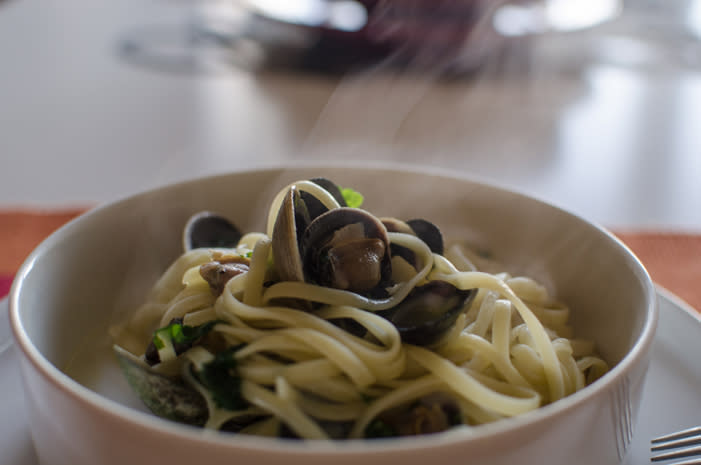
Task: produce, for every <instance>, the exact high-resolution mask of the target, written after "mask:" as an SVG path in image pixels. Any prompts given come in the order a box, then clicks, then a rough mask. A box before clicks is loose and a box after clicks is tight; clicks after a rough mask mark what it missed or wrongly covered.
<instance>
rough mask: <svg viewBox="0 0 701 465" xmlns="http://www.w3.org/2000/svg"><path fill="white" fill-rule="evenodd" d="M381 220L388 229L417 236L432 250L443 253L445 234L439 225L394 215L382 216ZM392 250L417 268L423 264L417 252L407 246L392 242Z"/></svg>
mask: <svg viewBox="0 0 701 465" xmlns="http://www.w3.org/2000/svg"><path fill="white" fill-rule="evenodd" d="M380 221H382V224H383V225H385V228H387V231H389V232H399V233H404V234H412V235H414V236H417V237H418V238H419V239H421V240H422V241H424V242H425V243H426V245H428V248H429V249H431V252H433V253H437V254H439V255H443V251H444V246H443V234H442V233H441V231H440V229H438V226H436V225H435V224H433V223H431V222H430V221H428V220H424V219H413V220H409V221H402V220H399V219H397V218H392V217H385V218H381V219H380ZM391 252H392V256H395V255H397V256H400V257H402V258H403V259H404V260H406V261H407V262H408V263H409V264H411V265H412V266H414V267H415V268H417V269H419V268H421V267H422V266H423V265H422V264H421V263H418V261H417V258H416V254H414V252H412V251H411V250H409V249H408V248H406V247H402V246H400V245H397V244H392V248H391Z"/></svg>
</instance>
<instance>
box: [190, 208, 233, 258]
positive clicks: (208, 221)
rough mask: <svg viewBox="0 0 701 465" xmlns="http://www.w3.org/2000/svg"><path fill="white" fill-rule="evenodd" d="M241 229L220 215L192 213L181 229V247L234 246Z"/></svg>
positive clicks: (205, 212)
mask: <svg viewBox="0 0 701 465" xmlns="http://www.w3.org/2000/svg"><path fill="white" fill-rule="evenodd" d="M241 236H242V234H241V231H239V229H238V228H237V227H236V226H234V225H233V224H232V223H231V222H230V221H229V220H227V219H226V218H224V217H223V216H221V215H218V214H216V213H213V212H209V211H201V212H198V213H195V214H194V215H192V216H191V217H190V218H189V219H188V221H187V223H185V228H184V230H183V248H184V249H185V250H186V251H188V250H192V249H197V248H201V247H236V245H237V244H238V242H239V240H240V239H241Z"/></svg>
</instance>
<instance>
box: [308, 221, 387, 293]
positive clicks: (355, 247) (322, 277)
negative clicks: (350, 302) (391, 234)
mask: <svg viewBox="0 0 701 465" xmlns="http://www.w3.org/2000/svg"><path fill="white" fill-rule="evenodd" d="M300 246H301V247H300V256H301V258H302V264H303V269H304V274H305V279H306V280H307V281H311V282H315V283H317V284H320V285H322V286H327V287H333V288H337V289H344V290H348V291H353V292H358V293H362V294H365V293H369V292H371V291H373V290H374V289H376V288H378V287H382V286H383V285H388V284H389V282H390V280H391V274H392V265H391V261H390V253H389V248H390V242H389V238H388V236H387V230H386V229H385V227H384V226H383V225H382V223H380V221H379V220H378V219H377V218H375V217H374V216H373V215H371V214H370V213H368V212H366V211H364V210H360V209H358V208H349V207H341V208H335V209H333V210H330V211H328V212H326V213H324V214H322V215H320V216H319V217H317V218H316V219H314V221H312V222H311V223H310V224H309V226H307V228H306V229H305V230H304V234H303V236H302V239H301V241H300Z"/></svg>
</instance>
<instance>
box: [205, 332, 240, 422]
mask: <svg viewBox="0 0 701 465" xmlns="http://www.w3.org/2000/svg"><path fill="white" fill-rule="evenodd" d="M240 347H241V346H236V347H230V348H228V349H226V350H223V351H221V352H219V353H217V354H216V355H215V356H214V359H213V360H212V361H211V362H207V363H205V364H204V365H203V366H202V369H201V370H200V371H199V373H198V377H199V380H200V382H201V383H202V385H203V386H204V387H206V388H207V389H208V390H209V392H210V393H211V395H212V400H214V403H215V404H216V405H217V407H220V408H223V409H227V410H241V409H243V408H245V407H246V405H247V403H246V401H245V400H244V399H243V397H241V377H240V376H239V373H238V370H237V361H236V358H235V357H234V354H235V353H236V351H237V350H238V349H239V348H240Z"/></svg>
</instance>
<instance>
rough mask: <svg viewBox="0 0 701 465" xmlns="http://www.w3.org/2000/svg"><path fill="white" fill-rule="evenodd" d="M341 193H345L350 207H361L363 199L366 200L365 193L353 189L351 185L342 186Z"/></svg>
mask: <svg viewBox="0 0 701 465" xmlns="http://www.w3.org/2000/svg"><path fill="white" fill-rule="evenodd" d="M341 195H343V199H344V200H345V201H346V204H347V205H348V206H349V207H353V208H359V207H360V206H361V205H362V204H363V201H364V200H365V197H363V194H361V193H360V192H358V191H356V190H353V189H351V188H350V187H342V188H341Z"/></svg>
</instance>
